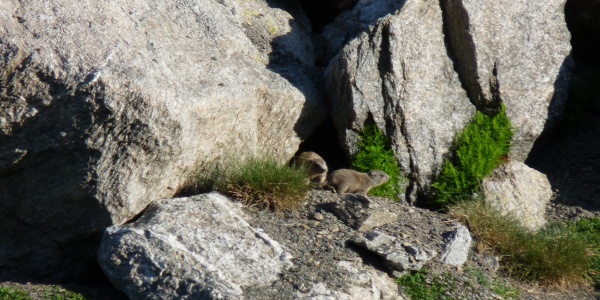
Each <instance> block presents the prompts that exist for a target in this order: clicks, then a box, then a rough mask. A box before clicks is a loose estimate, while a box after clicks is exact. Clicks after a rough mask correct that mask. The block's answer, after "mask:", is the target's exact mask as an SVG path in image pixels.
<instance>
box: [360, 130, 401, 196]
mask: <svg viewBox="0 0 600 300" xmlns="http://www.w3.org/2000/svg"><path fill="white" fill-rule="evenodd" d="M358 147H359V150H358V153H357V154H356V158H355V159H354V161H353V162H352V167H353V168H354V169H356V170H358V171H361V172H368V171H369V170H381V171H383V172H385V173H386V174H388V175H389V176H390V180H389V181H388V182H387V183H386V184H383V185H381V186H378V187H376V188H373V189H372V190H370V191H369V194H371V195H374V196H379V197H388V198H392V199H397V198H398V194H399V193H400V180H401V176H400V168H399V167H398V161H397V160H396V156H395V155H394V151H392V149H390V147H389V144H388V139H387V137H386V136H385V135H384V134H383V132H381V130H379V128H377V126H374V125H367V126H365V127H364V129H363V131H362V132H361V134H360V143H359V145H358Z"/></svg>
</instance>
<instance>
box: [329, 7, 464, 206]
mask: <svg viewBox="0 0 600 300" xmlns="http://www.w3.org/2000/svg"><path fill="white" fill-rule="evenodd" d="M415 24H419V26H415ZM442 27H443V26H442V11H441V9H440V7H439V5H438V2H437V1H407V2H406V3H405V4H404V6H403V7H402V8H400V10H398V11H397V12H396V13H395V14H393V15H391V16H389V17H386V18H384V19H381V20H379V21H378V22H377V23H376V24H375V25H374V26H372V27H370V28H369V29H368V30H367V31H366V32H364V33H362V34H361V35H359V36H358V37H356V38H355V39H353V40H352V41H350V42H349V43H348V44H347V45H346V46H345V47H344V48H343V49H342V51H341V52H340V53H339V54H338V55H337V56H336V57H335V58H334V59H333V60H332V62H331V63H330V64H329V66H328V68H327V70H326V71H325V73H326V74H325V76H326V79H327V88H328V92H329V95H330V98H331V99H332V104H331V105H332V116H333V120H334V123H335V126H336V128H337V129H338V134H339V136H340V139H341V141H340V143H341V144H342V145H343V146H344V147H345V148H346V150H347V152H348V155H349V156H351V157H352V156H354V154H356V151H357V150H358V148H357V146H358V134H357V132H359V130H360V129H361V128H362V127H363V125H364V123H365V122H367V121H369V119H371V118H372V119H373V120H372V121H374V122H375V124H376V125H377V126H378V127H379V128H380V129H382V130H383V131H384V132H385V133H386V135H387V136H389V137H391V141H392V144H393V147H394V150H395V152H396V155H397V157H398V160H399V163H400V167H401V169H402V170H403V171H405V172H406V173H408V174H409V178H410V179H411V186H410V187H409V190H410V191H412V193H411V194H410V195H409V200H411V201H414V200H415V198H416V195H415V193H416V192H417V191H419V192H423V193H428V192H429V185H430V183H431V177H432V175H434V174H436V173H437V172H439V171H440V169H441V167H442V164H443V161H444V159H445V158H446V156H447V155H448V151H449V148H450V147H451V145H452V143H453V141H454V137H455V135H456V133H457V132H459V131H460V130H462V129H463V128H464V126H465V125H466V124H467V123H468V122H469V121H470V120H471V118H472V116H473V114H474V113H475V108H474V106H473V105H472V104H471V103H470V102H469V99H468V97H467V95H466V93H465V91H464V90H463V89H462V88H461V84H460V81H459V79H458V75H457V74H456V73H455V72H454V70H453V64H452V61H451V60H450V58H449V57H448V55H447V52H446V48H445V42H444V35H443V30H442Z"/></svg>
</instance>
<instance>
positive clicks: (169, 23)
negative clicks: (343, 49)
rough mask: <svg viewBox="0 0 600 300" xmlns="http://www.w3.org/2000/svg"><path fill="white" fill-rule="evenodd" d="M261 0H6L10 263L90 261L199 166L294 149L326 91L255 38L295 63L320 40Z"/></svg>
mask: <svg viewBox="0 0 600 300" xmlns="http://www.w3.org/2000/svg"><path fill="white" fill-rule="evenodd" d="M250 2H252V3H250ZM250 2H249V1H232V0H231V1H221V0H219V1H216V0H214V1H202V2H201V3H200V2H193V1H191V2H190V1H184V2H181V3H180V2H178V3H174V2H160V3H158V2H154V1H147V0H134V1H128V2H122V3H112V4H111V5H108V4H106V3H105V2H102V1H96V0H86V1H83V2H82V1H73V0H65V1H61V2H60V3H58V2H47V3H41V2H39V1H16V0H8V1H2V3H1V4H0V11H1V13H0V82H1V87H0V138H1V140H2V142H1V143H0V174H1V175H0V195H2V196H0V207H2V209H1V210H0V232H3V233H6V234H2V235H0V265H2V268H0V278H5V279H12V280H17V279H19V278H24V279H31V278H38V279H44V280H59V279H65V278H69V277H72V276H79V275H78V274H80V273H81V272H83V271H84V268H85V262H90V261H93V258H94V255H95V249H96V247H97V240H98V239H99V236H100V234H101V232H102V231H103V230H104V228H106V227H107V226H110V225H111V224H122V223H124V222H126V221H127V220H129V219H131V218H132V217H134V216H135V215H137V214H138V213H139V212H140V211H142V210H143V209H144V208H145V207H146V206H147V205H148V203H149V202H150V201H151V200H153V199H160V198H163V197H171V196H173V195H174V194H175V193H176V192H177V190H178V189H179V188H181V187H182V186H183V185H184V184H185V182H186V179H187V178H188V177H190V176H191V175H193V173H194V172H196V170H198V169H200V170H202V169H205V168H206V167H207V166H208V165H210V164H211V163H213V162H215V161H220V160H222V159H224V158H227V157H229V156H232V155H236V156H247V155H253V154H255V153H259V152H270V153H271V155H272V156H273V157H277V158H279V159H281V160H282V161H285V160H287V159H289V158H290V157H291V156H292V155H293V153H295V152H296V150H297V147H298V145H299V143H300V142H301V140H302V139H304V138H306V137H307V136H308V135H309V134H310V132H311V131H312V130H313V129H314V128H315V127H316V126H317V125H318V124H319V123H320V121H321V120H322V119H323V118H324V117H325V111H324V109H323V105H322V104H320V103H319V101H320V100H319V99H320V97H321V96H320V95H319V91H317V90H315V84H314V82H313V83H312V85H311V83H310V82H309V79H307V78H308V77H307V76H305V77H304V78H305V79H304V80H305V84H298V83H297V82H294V83H293V84H292V83H290V82H289V81H288V80H286V79H284V78H283V77H282V75H281V73H282V72H280V73H279V74H278V73H276V72H273V71H270V70H269V69H268V67H269V65H268V64H270V63H271V61H270V60H266V59H264V56H265V55H266V54H265V53H267V51H271V50H273V49H259V48H257V43H256V39H258V38H261V39H263V40H264V42H265V43H266V44H271V42H273V41H275V40H277V42H276V43H275V42H273V43H272V44H273V45H275V44H277V45H278V51H279V52H278V53H282V55H285V57H290V59H295V60H296V61H299V64H301V63H312V61H313V60H314V57H313V56H311V55H312V54H311V46H310V45H309V44H306V45H305V43H307V42H308V41H309V39H308V38H307V37H305V36H303V31H302V29H301V27H302V26H300V25H301V24H299V23H296V22H295V21H294V19H293V18H292V17H291V16H290V15H289V14H287V13H285V12H284V11H283V10H281V9H276V8H271V7H269V6H267V5H266V4H265V3H262V2H261V1H258V2H257V1H250ZM259 2H260V3H259ZM249 11H255V12H258V13H259V14H263V15H265V17H259V16H255V15H254V12H252V13H250V14H249V13H248V12H249ZM260 22H262V23H260ZM249 23H252V24H254V26H255V28H259V29H257V30H255V31H252V34H250V31H249V30H248V28H249V27H248V24H249ZM269 24H271V25H273V28H274V30H273V31H272V32H271V31H269V29H270V28H271V27H270V25H269ZM253 28H254V27H253ZM265 30H266V31H265ZM249 35H251V37H252V38H250V37H249ZM317 96H318V97H317ZM16 224H18V225H16ZM17 228H18V229H17ZM32 245H37V246H35V247H34V246H32Z"/></svg>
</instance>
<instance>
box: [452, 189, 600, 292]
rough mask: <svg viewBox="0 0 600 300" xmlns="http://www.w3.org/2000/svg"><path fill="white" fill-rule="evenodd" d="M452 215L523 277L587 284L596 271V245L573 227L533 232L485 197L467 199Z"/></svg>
mask: <svg viewBox="0 0 600 300" xmlns="http://www.w3.org/2000/svg"><path fill="white" fill-rule="evenodd" d="M450 214H451V215H453V216H454V217H456V218H457V219H459V221H460V222H462V223H464V224H466V225H467V227H468V228H469V230H471V232H472V233H473V235H474V236H475V237H476V238H477V240H478V249H479V250H480V251H486V250H487V251H491V252H493V253H495V254H496V255H500V256H501V257H502V260H501V262H502V263H503V268H504V270H505V271H506V272H507V273H508V274H509V275H510V276H512V277H515V278H517V279H519V280H525V281H535V282H538V283H541V284H546V285H562V284H586V283H588V282H589V274H590V273H592V272H593V271H594V270H593V262H594V261H595V256H596V255H595V254H594V251H593V245H592V244H591V243H590V242H589V239H588V238H586V237H585V236H584V235H583V234H580V233H578V232H576V230H573V227H572V226H566V225H564V224H563V225H554V226H548V227H547V228H543V229H540V230H539V231H537V232H532V231H530V230H528V229H526V228H525V227H523V226H521V225H520V223H519V222H518V221H517V220H516V219H515V218H514V217H512V216H510V215H503V214H501V213H500V212H498V211H496V210H494V209H492V208H491V207H490V206H489V205H487V204H485V203H484V202H483V201H482V200H474V201H463V202H460V203H457V204H455V205H453V206H451V207H450Z"/></svg>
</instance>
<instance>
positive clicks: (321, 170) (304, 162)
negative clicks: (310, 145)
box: [295, 151, 328, 184]
mask: <svg viewBox="0 0 600 300" xmlns="http://www.w3.org/2000/svg"><path fill="white" fill-rule="evenodd" d="M295 164H296V167H300V166H304V167H305V168H306V172H307V173H308V180H309V181H311V182H317V183H319V184H323V183H325V177H326V176H327V170H328V169H327V164H326V163H325V160H324V159H323V158H322V157H321V156H320V155H319V154H317V153H315V152H312V151H306V152H302V153H300V155H298V156H297V157H296V162H295Z"/></svg>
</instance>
